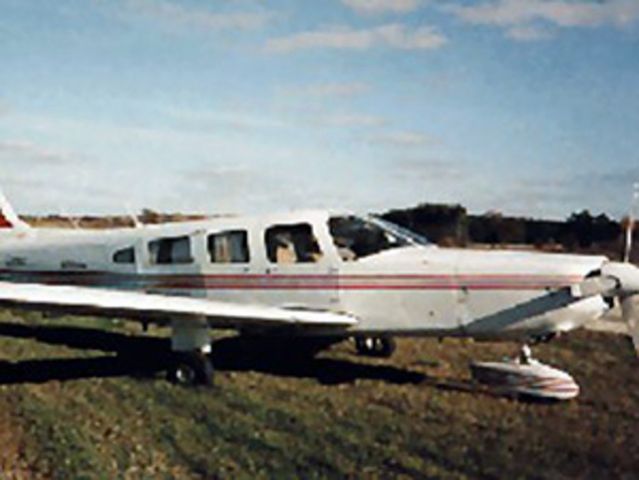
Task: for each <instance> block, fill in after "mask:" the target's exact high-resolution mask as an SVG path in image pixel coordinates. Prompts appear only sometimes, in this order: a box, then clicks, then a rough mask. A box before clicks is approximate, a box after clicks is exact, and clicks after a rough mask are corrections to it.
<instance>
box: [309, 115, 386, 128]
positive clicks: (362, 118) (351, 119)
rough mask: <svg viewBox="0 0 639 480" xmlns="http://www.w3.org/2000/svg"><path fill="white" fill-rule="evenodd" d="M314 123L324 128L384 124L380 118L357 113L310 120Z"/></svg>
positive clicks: (323, 116)
mask: <svg viewBox="0 0 639 480" xmlns="http://www.w3.org/2000/svg"><path fill="white" fill-rule="evenodd" d="M311 121H312V123H315V124H317V125H320V126H324V127H343V128H354V127H381V126H382V125H384V124H385V123H386V121H385V120H384V119H383V118H382V117H378V116H375V115H364V114H359V113H334V114H327V115H320V116H317V117H314V118H313V119H311Z"/></svg>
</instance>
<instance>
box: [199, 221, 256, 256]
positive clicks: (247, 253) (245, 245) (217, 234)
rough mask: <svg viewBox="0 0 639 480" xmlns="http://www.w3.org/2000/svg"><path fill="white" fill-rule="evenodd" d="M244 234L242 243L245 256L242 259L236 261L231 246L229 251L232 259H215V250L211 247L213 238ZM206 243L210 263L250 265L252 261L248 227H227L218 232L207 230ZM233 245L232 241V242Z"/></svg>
mask: <svg viewBox="0 0 639 480" xmlns="http://www.w3.org/2000/svg"><path fill="white" fill-rule="evenodd" d="M237 234H239V235H242V241H241V245H242V247H243V252H242V253H243V258H242V260H240V261H234V260H233V256H234V255H233V253H234V252H232V251H231V249H230V248H229V253H230V257H231V260H229V261H215V259H214V253H215V252H214V250H213V249H212V248H211V247H212V246H213V245H212V240H213V239H214V238H215V237H223V238H227V239H229V238H232V236H233V235H237ZM205 243H206V254H207V261H208V263H209V265H248V264H250V263H251V245H250V241H249V232H248V230H247V229H245V228H235V229H233V228H231V229H226V230H220V231H216V232H207V233H206V237H205ZM231 245H232V243H231Z"/></svg>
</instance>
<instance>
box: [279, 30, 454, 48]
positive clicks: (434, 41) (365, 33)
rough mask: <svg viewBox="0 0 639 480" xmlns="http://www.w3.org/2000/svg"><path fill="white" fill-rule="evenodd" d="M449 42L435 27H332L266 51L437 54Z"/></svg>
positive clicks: (283, 39)
mask: <svg viewBox="0 0 639 480" xmlns="http://www.w3.org/2000/svg"><path fill="white" fill-rule="evenodd" d="M447 41H448V40H447V38H446V37H445V36H444V35H443V34H442V33H440V32H439V31H438V30H437V29H436V28H434V27H430V26H423V27H419V28H416V29H410V28H408V27H406V26H405V25H402V24H398V23H390V24H386V25H381V26H379V27H374V28H370V29H362V30H355V29H352V28H350V27H332V28H326V29H323V30H315V31H307V32H301V33H296V34H294V35H290V36H287V37H280V38H273V39H270V40H268V42H267V43H266V51H267V52H271V53H289V52H293V51H296V50H305V49H311V48H332V49H335V50H367V49H369V48H373V47H388V48H397V49H402V50H434V49H437V48H440V47H442V46H444V45H445V44H446V42H447Z"/></svg>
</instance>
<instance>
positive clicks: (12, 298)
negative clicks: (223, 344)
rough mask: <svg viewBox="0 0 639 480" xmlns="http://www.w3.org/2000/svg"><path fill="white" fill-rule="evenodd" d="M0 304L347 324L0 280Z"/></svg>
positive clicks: (241, 322) (140, 315)
mask: <svg viewBox="0 0 639 480" xmlns="http://www.w3.org/2000/svg"><path fill="white" fill-rule="evenodd" d="M0 306H2V307H7V308H15V309H21V310H36V311H45V312H55V313H67V314H81V315H92V316H103V317H121V318H129V319H133V320H143V321H151V322H156V323H160V324H166V323H169V322H170V321H172V320H175V319H186V320H188V319H191V318H193V319H198V320H201V319H203V318H204V319H206V320H207V321H208V323H209V325H210V326H211V327H219V328H225V327H229V328H242V327H257V326H262V327H268V326H273V327H275V326H280V327H283V326H296V325H297V326H307V327H311V326H315V327H337V328H347V327H350V326H353V325H356V324H357V320H356V319H355V318H353V317H351V316H348V315H344V314H340V313H333V312H325V311H314V310H302V309H285V308H277V307H268V306H263V305H244V304H238V303H230V302H221V301H213V300H208V299H200V298H188V297H177V296H169V295H159V294H145V293H140V292H123V291H116V290H105V289H97V288H88V287H71V286H57V285H42V284H30V283H11V282H0Z"/></svg>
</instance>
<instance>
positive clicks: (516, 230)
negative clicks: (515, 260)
mask: <svg viewBox="0 0 639 480" xmlns="http://www.w3.org/2000/svg"><path fill="white" fill-rule="evenodd" d="M382 217H383V218H385V219H387V220H389V221H392V222H394V223H397V224H399V225H402V226H404V227H406V228H409V229H411V230H413V231H415V232H418V233H421V234H422V235H425V236H426V237H428V238H429V239H430V240H431V241H434V242H436V243H439V244H443V245H465V244H466V243H467V242H472V243H486V244H492V245H497V244H528V245H535V246H537V247H542V246H546V245H561V246H563V247H564V248H565V249H567V250H574V249H576V248H578V249H589V248H591V247H593V246H605V247H606V248H607V249H608V250H610V249H611V248H612V249H615V248H616V246H618V245H619V241H620V238H621V235H622V233H623V229H622V225H621V223H620V222H617V221H615V220H612V219H610V218H609V217H608V216H607V215H605V214H600V215H597V216H593V215H592V214H591V213H590V212H589V211H588V210H583V211H581V212H575V213H573V214H572V215H570V217H568V219H566V221H563V222H562V221H552V220H538V219H530V218H519V217H508V216H504V215H502V214H501V213H499V212H494V211H493V212H487V213H485V214H483V215H468V214H467V212H466V209H465V208H464V207H462V206H461V205H442V204H420V205H418V206H416V207H413V208H408V209H396V210H391V211H389V212H387V213H385V214H383V215H382Z"/></svg>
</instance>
